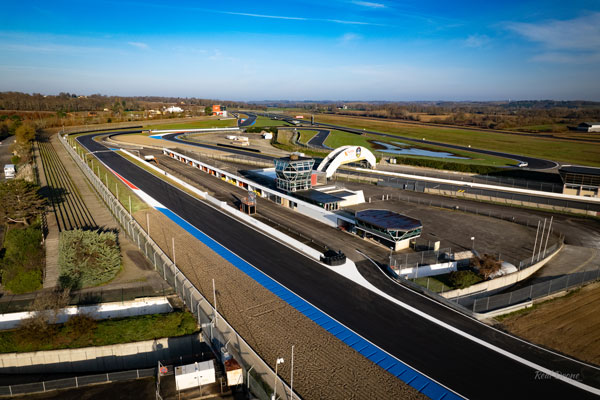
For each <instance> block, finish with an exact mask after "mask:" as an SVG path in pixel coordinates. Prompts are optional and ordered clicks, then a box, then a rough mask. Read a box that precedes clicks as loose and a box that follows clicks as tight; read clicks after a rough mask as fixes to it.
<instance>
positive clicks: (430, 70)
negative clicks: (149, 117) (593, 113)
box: [0, 0, 600, 101]
mask: <svg viewBox="0 0 600 400" xmlns="http://www.w3.org/2000/svg"><path fill="white" fill-rule="evenodd" d="M3 14H4V15H3V17H2V23H1V24H0V91H8V90H15V91H24V92H37V93H44V94H56V93H58V92H61V91H63V92H71V93H77V94H92V93H102V94H108V95H121V96H127V95H162V96H182V97H192V96H194V97H201V98H218V99H230V100H263V99H290V100H305V99H315V100H322V99H330V100H398V101H403V100H404V101H411V100H502V99H564V100H575V99H582V100H598V101H600V79H599V77H600V2H599V1H598V0H593V1H577V0H575V1H569V2H565V1H555V0H547V1H502V2H484V1H462V2H448V1H428V0H420V1H413V0H411V1H403V2H398V1H387V0H386V1H384V0H372V1H358V0H357V1H353V0H329V1H318V0H305V1H256V2H243V1H229V2H224V3H223V2H192V1H184V0H182V1H178V2H169V1H156V0H152V1H102V0H100V1H95V2H87V1H76V2H69V1H60V0H57V1H53V2H48V1H35V0H34V1H27V2H23V3H20V2H10V3H9V2H5V3H4V4H3Z"/></svg>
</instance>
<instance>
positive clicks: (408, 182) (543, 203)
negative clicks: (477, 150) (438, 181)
mask: <svg viewBox="0 0 600 400" xmlns="http://www.w3.org/2000/svg"><path fill="white" fill-rule="evenodd" d="M340 174H342V175H340ZM344 175H345V176H344ZM419 175H423V174H422V173H421V172H419ZM335 177H336V179H339V180H341V181H350V180H358V181H361V182H366V181H368V180H369V179H371V180H374V181H376V182H377V185H379V186H387V187H392V188H400V189H404V190H410V191H415V192H425V191H426V189H427V190H430V191H436V190H441V191H442V192H443V191H446V192H453V193H454V194H453V196H454V197H464V198H469V199H471V200H480V201H488V199H489V198H492V199H493V201H496V202H501V203H503V204H507V205H516V206H519V205H520V204H518V203H526V204H521V205H524V206H529V207H537V208H542V209H552V210H555V211H561V210H572V211H574V210H580V211H581V212H582V213H583V212H584V211H585V213H588V212H589V211H597V212H598V211H600V204H597V203H588V202H585V200H584V199H585V198H582V201H577V200H567V199H559V198H550V197H546V198H542V197H539V196H535V195H530V194H521V193H507V192H502V191H501V189H499V190H493V189H473V188H471V189H469V193H464V192H461V190H463V191H464V189H465V186H461V185H458V184H452V183H444V189H438V188H437V187H436V186H434V187H432V188H427V187H426V186H427V183H426V182H422V181H418V180H416V179H410V178H405V177H393V176H378V177H373V176H370V175H369V174H366V173H362V172H360V171H348V170H343V171H339V172H338V173H336V175H335ZM532 189H535V188H531V187H530V188H529V190H532ZM479 197H481V199H479Z"/></svg>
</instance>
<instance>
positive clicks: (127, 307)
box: [0, 297, 173, 330]
mask: <svg viewBox="0 0 600 400" xmlns="http://www.w3.org/2000/svg"><path fill="white" fill-rule="evenodd" d="M171 311H173V307H171V304H170V303H169V301H168V300H167V298H166V297H146V298H139V299H135V300H131V301H124V302H114V303H103V304H94V305H89V306H72V307H66V308H63V309H61V311H60V313H59V315H58V319H57V323H59V324H62V323H65V322H67V320H68V319H69V318H70V317H71V316H73V315H77V314H87V315H89V316H91V317H92V318H94V319H108V318H123V317H133V316H136V315H148V314H163V313H169V312H171ZM34 313H35V312H33V311H26V312H18V313H9V314H0V330H6V329H14V328H16V327H17V326H18V325H19V323H20V322H21V321H22V320H24V319H27V318H30V317H32V316H33V314H34Z"/></svg>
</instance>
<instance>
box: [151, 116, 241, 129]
mask: <svg viewBox="0 0 600 400" xmlns="http://www.w3.org/2000/svg"><path fill="white" fill-rule="evenodd" d="M236 126H237V120H236V119H235V118H232V119H207V120H203V121H195V122H180V123H175V124H174V123H171V124H160V125H145V126H144V129H151V130H162V129H202V128H228V127H236Z"/></svg>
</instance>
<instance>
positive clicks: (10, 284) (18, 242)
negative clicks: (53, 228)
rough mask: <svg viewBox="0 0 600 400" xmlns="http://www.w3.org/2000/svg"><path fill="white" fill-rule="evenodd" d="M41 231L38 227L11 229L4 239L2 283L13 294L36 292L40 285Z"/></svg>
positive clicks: (41, 266)
mask: <svg viewBox="0 0 600 400" xmlns="http://www.w3.org/2000/svg"><path fill="white" fill-rule="evenodd" d="M41 241H42V230H41V229H40V227H39V226H38V225H32V226H29V227H28V228H26V229H11V230H9V231H8V232H7V233H6V238H5V239H4V247H5V253H4V257H3V258H2V260H0V269H2V282H3V284H4V286H5V287H6V288H7V289H8V290H10V291H11V292H13V293H17V294H19V293H26V292H32V291H34V290H37V289H39V288H40V287H41V285H42V269H43V268H44V249H43V247H42V245H41Z"/></svg>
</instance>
